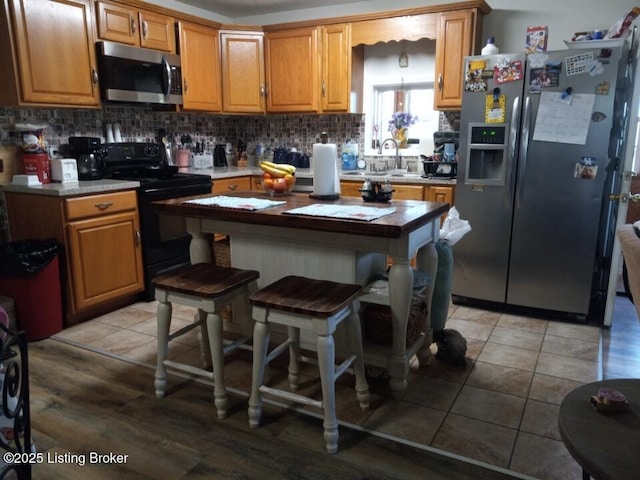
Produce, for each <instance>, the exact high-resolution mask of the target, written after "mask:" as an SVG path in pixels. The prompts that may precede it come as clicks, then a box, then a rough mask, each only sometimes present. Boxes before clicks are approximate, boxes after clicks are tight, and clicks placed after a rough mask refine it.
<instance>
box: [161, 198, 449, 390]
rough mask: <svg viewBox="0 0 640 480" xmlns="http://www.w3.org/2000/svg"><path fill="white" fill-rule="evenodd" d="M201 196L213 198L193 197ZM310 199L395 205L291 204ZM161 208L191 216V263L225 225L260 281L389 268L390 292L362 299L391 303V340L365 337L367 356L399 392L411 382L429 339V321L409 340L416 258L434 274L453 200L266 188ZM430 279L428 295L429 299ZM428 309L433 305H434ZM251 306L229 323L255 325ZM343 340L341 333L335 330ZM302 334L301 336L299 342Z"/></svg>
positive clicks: (202, 257) (237, 259)
mask: <svg viewBox="0 0 640 480" xmlns="http://www.w3.org/2000/svg"><path fill="white" fill-rule="evenodd" d="M220 197H226V198H227V199H228V198H232V199H233V198H235V199H244V200H243V201H242V202H239V203H240V204H243V205H245V207H241V208H229V207H222V206H218V205H216V204H215V202H216V201H221V199H220ZM268 199H273V200H279V201H284V203H283V204H280V205H275V206H270V207H268V208H263V209H255V210H250V209H246V210H245V209H243V208H246V205H251V204H252V202H255V200H268ZM190 200H198V201H202V202H204V203H208V204H202V203H201V204H198V203H192V202H190ZM312 205H325V206H327V205H328V206H333V207H347V208H353V207H360V208H362V207H368V208H385V209H386V208H391V209H393V210H394V211H393V212H390V213H388V214H386V215H384V216H381V217H379V218H376V219H373V220H370V221H366V220H355V219H352V218H336V217H329V216H318V215H306V214H296V213H293V212H291V210H294V209H300V208H306V207H310V206H312ZM155 206H156V208H157V210H158V211H159V212H161V213H165V214H172V215H179V216H183V217H186V221H187V230H188V231H189V233H190V234H191V235H192V241H191V247H190V256H191V261H192V263H198V262H210V261H211V242H210V239H211V235H213V234H214V233H225V234H227V235H229V237H230V239H231V264H232V265H233V266H234V267H237V268H247V269H256V270H259V271H260V279H259V282H258V283H259V286H260V287H262V286H264V285H267V284H269V283H271V282H273V281H275V280H277V279H279V278H281V277H283V276H285V275H302V276H309V277H312V278H317V279H326V280H333V281H337V282H345V283H359V284H361V285H363V286H364V285H366V284H368V283H369V282H370V281H371V279H372V277H373V276H374V275H375V274H376V273H378V272H380V271H384V270H386V262H387V258H390V259H391V261H392V267H391V268H390V270H389V275H388V278H389V282H388V295H385V294H373V293H370V294H365V295H364V296H363V297H362V301H363V302H372V303H379V304H385V305H389V306H390V307H391V318H392V332H393V333H392V337H393V338H392V341H391V346H390V347H385V346H381V345H373V344H365V363H367V364H369V365H375V366H378V367H382V368H384V369H386V370H387V371H388V373H389V376H390V380H389V385H390V388H391V390H392V392H393V395H394V397H396V398H401V397H402V396H403V395H404V393H405V391H406V389H407V377H408V374H409V360H410V359H411V357H413V355H416V354H417V355H418V358H419V359H421V360H425V359H426V358H428V356H429V351H428V348H429V345H430V343H431V328H430V321H429V319H428V318H427V321H426V323H427V324H426V325H424V326H423V332H424V334H423V335H421V336H420V337H419V338H418V340H416V341H415V342H413V344H412V345H409V346H407V345H406V343H405V342H406V332H407V321H408V318H409V310H410V304H411V298H412V293H413V276H414V275H413V269H412V267H411V265H410V259H411V258H412V257H413V256H414V255H417V256H416V266H417V268H418V269H419V270H421V271H424V272H426V273H428V274H429V275H431V277H432V278H435V273H436V269H437V254H436V251H435V248H434V242H435V241H437V239H438V235H439V228H440V216H441V215H443V214H444V213H446V212H447V210H448V208H449V205H448V204H446V203H441V202H424V201H413V200H392V201H391V202H390V203H382V204H380V203H375V204H365V203H363V202H362V200H361V199H357V198H341V199H339V200H334V201H321V200H317V199H312V198H310V197H309V196H308V195H306V194H293V195H287V196H283V197H273V198H272V197H269V196H268V195H267V194H264V193H261V192H250V191H244V192H233V193H228V194H226V195H224V196H216V195H200V196H197V197H189V198H182V199H173V200H165V201H162V202H156V203H155ZM432 292H433V283H432V284H431V285H430V286H428V287H427V289H426V291H425V296H426V300H427V303H428V305H429V307H430V304H431V296H432ZM429 311H430V309H429ZM249 319H250V314H249V312H246V311H243V310H242V307H241V305H234V309H233V320H232V321H231V322H230V324H229V325H227V328H229V329H231V330H233V329H237V331H239V332H241V333H248V332H251V323H252V322H251V321H250V320H249ZM336 339H337V344H338V345H339V339H340V335H339V333H338V334H337V335H336ZM307 345H308V346H311V345H312V343H307V344H306V345H305V338H304V337H303V338H302V339H301V346H302V347H303V348H304V347H305V346H307Z"/></svg>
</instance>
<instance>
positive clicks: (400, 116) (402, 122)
mask: <svg viewBox="0 0 640 480" xmlns="http://www.w3.org/2000/svg"><path fill="white" fill-rule="evenodd" d="M417 121H418V117H416V116H414V115H411V114H410V113H409V112H396V113H394V114H393V115H391V120H389V131H390V132H391V135H392V136H393V138H394V139H395V140H396V142H397V143H398V148H407V147H408V146H409V134H408V132H407V130H408V128H409V126H411V125H413V124H414V123H416V122H417Z"/></svg>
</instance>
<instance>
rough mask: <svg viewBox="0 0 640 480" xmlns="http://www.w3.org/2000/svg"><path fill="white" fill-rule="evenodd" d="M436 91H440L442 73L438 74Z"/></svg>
mask: <svg viewBox="0 0 640 480" xmlns="http://www.w3.org/2000/svg"><path fill="white" fill-rule="evenodd" d="M438 90H440V91H442V73H440V74H438Z"/></svg>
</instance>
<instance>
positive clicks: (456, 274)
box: [452, 40, 633, 316]
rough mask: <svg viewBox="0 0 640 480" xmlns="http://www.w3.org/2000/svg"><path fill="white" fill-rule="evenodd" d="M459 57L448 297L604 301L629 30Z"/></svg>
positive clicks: (560, 308) (584, 310)
mask: <svg viewBox="0 0 640 480" xmlns="http://www.w3.org/2000/svg"><path fill="white" fill-rule="evenodd" d="M594 43H595V42H588V43H587V44H584V46H590V47H591V48H573V49H567V50H563V51H553V52H545V53H542V54H534V55H528V56H526V57H525V55H523V54H506V55H504V54H500V55H495V56H484V57H483V56H478V57H468V58H466V59H465V75H466V77H465V82H464V83H465V86H464V88H465V92H464V94H463V102H462V112H461V124H460V147H459V150H458V180H457V186H456V194H455V197H456V198H455V205H456V208H457V209H458V211H459V213H460V217H461V218H463V219H466V220H468V221H469V223H470V225H471V228H472V230H471V232H469V233H468V234H467V235H466V236H465V237H463V238H462V239H461V240H460V241H459V242H458V243H457V244H456V245H455V246H454V247H453V257H454V269H453V285H452V287H453V288H452V293H453V296H454V297H453V298H454V302H457V303H463V302H466V303H474V302H478V301H480V302H482V303H484V302H490V303H491V304H496V305H500V306H514V307H526V308H533V309H542V310H548V311H554V312H561V313H562V314H571V315H573V314H576V315H579V316H583V315H585V316H586V315H588V314H589V313H590V310H591V313H593V311H592V310H593V309H594V308H597V307H595V306H596V305H604V299H603V298H602V295H605V299H606V283H607V279H608V272H609V263H610V256H611V249H612V242H613V235H614V226H615V211H616V209H617V203H616V202H614V201H611V200H610V195H611V194H613V193H615V192H616V190H617V189H619V183H620V167H621V164H620V161H621V159H620V156H621V155H622V154H623V152H624V148H623V146H624V138H625V132H626V125H627V124H628V119H627V117H628V114H627V112H628V111H629V109H630V107H629V104H628V102H629V101H630V99H629V96H630V95H631V93H630V92H631V91H632V88H631V87H632V85H631V82H632V79H631V78H630V77H631V75H632V66H631V65H629V64H628V63H629V60H628V59H629V58H632V57H633V56H631V55H629V43H630V42H629V41H622V40H618V41H605V42H604V43H600V44H597V45H598V48H595V47H593V46H592V45H591V44H594Z"/></svg>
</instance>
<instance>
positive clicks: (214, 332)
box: [203, 312, 228, 420]
mask: <svg viewBox="0 0 640 480" xmlns="http://www.w3.org/2000/svg"><path fill="white" fill-rule="evenodd" d="M206 324H207V329H206V331H207V333H208V338H207V344H208V345H213V348H211V363H212V365H213V381H214V387H213V397H214V403H215V405H216V410H217V413H218V418H219V419H221V420H222V419H223V418H225V417H226V416H227V408H228V399H227V389H226V387H225V385H224V350H223V348H222V317H221V316H220V314H219V312H215V313H209V314H208V315H207V321H206ZM203 343H204V342H203Z"/></svg>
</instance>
